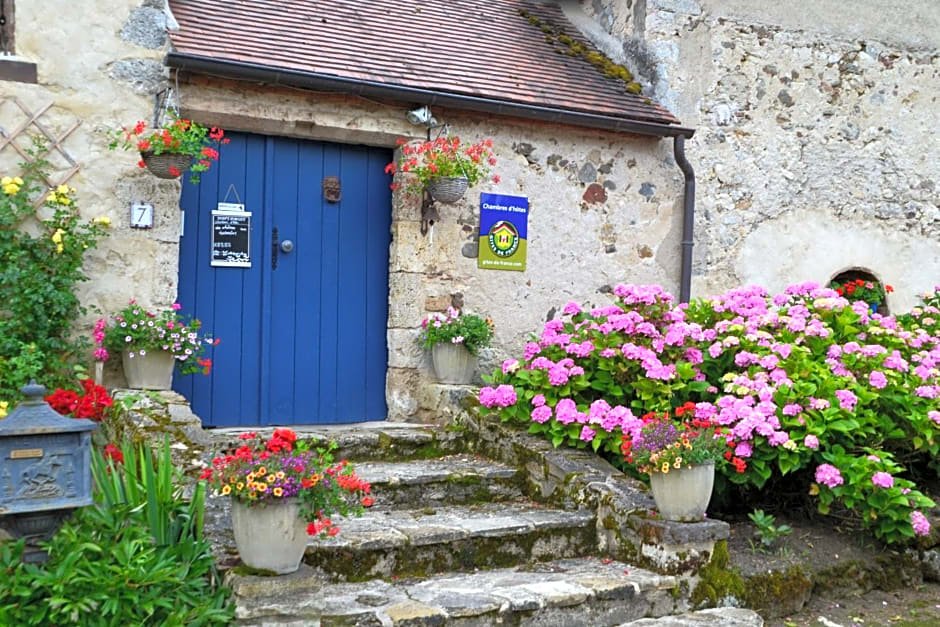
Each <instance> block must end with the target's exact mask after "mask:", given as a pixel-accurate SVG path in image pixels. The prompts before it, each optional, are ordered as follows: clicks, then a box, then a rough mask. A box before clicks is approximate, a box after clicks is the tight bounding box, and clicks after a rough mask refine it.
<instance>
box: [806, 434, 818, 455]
mask: <svg viewBox="0 0 940 627" xmlns="http://www.w3.org/2000/svg"><path fill="white" fill-rule="evenodd" d="M803 446H805V447H806V448H808V449H812V450H814V451H815V450H816V449H818V448H819V438H817V437H816V436H815V435H812V434H810V435H808V436H806V437H805V438H803Z"/></svg>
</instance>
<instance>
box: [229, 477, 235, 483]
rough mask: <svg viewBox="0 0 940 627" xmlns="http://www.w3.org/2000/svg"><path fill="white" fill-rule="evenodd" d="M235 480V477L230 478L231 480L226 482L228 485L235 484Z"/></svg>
mask: <svg viewBox="0 0 940 627" xmlns="http://www.w3.org/2000/svg"><path fill="white" fill-rule="evenodd" d="M235 479H236V478H235V477H232V478H231V479H229V480H228V482H229V483H235Z"/></svg>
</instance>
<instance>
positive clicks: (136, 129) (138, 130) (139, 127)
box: [134, 120, 147, 135]
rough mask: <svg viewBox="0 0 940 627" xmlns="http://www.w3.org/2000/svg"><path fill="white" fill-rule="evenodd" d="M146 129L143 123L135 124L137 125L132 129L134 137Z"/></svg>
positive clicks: (145, 124)
mask: <svg viewBox="0 0 940 627" xmlns="http://www.w3.org/2000/svg"><path fill="white" fill-rule="evenodd" d="M145 128H147V123H146V122H144V121H142V120H141V121H139V122H137V125H136V126H135V127H134V135H140V134H141V133H143V132H144V129H145Z"/></svg>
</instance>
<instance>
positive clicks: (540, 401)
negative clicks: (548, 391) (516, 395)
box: [532, 394, 545, 407]
mask: <svg viewBox="0 0 940 627" xmlns="http://www.w3.org/2000/svg"><path fill="white" fill-rule="evenodd" d="M544 404H545V395H544V394H536V395H535V396H533V397H532V406H533V407H541V406H542V405H544Z"/></svg>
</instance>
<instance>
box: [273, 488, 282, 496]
mask: <svg viewBox="0 0 940 627" xmlns="http://www.w3.org/2000/svg"><path fill="white" fill-rule="evenodd" d="M271 492H273V493H274V496H281V495H282V494H284V490H282V489H281V488H274V489H273V490H271Z"/></svg>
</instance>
